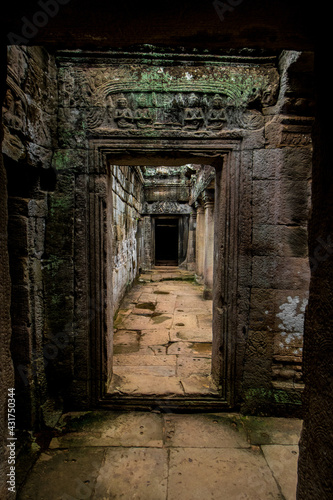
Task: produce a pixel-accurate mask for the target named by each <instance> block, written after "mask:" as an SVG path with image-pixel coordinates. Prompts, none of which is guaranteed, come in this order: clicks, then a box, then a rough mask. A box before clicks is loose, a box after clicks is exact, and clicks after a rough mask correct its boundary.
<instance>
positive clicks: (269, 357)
mask: <svg viewBox="0 0 333 500" xmlns="http://www.w3.org/2000/svg"><path fill="white" fill-rule="evenodd" d="M312 57H313V56H312V55H311V54H299V53H285V54H282V56H281V57H280V61H279V67H280V73H281V84H280V93H279V98H278V100H277V104H276V106H275V107H272V108H271V109H268V110H267V116H266V125H265V136H266V143H265V146H264V147H261V148H256V149H255V150H253V152H252V153H251V156H252V165H253V167H252V174H251V177H252V181H251V186H252V187H251V189H252V193H253V194H252V236H251V239H252V242H251V260H252V261H251V272H252V286H251V290H250V296H249V304H250V315H249V327H248V333H247V342H246V350H245V367H244V374H243V389H242V391H243V398H244V400H245V402H244V407H243V408H244V410H245V411H246V410H248V411H251V410H255V411H258V410H259V409H260V408H261V409H262V410H263V411H265V410H264V409H265V407H267V403H271V404H272V405H273V407H274V408H275V410H274V411H279V408H282V411H285V409H286V408H288V407H289V405H291V406H292V405H293V404H295V405H298V406H299V407H300V404H301V392H302V390H303V377H302V348H303V330H304V314H305V310H306V306H307V302H308V290H309V278H310V267H309V260H308V250H307V237H308V232H307V224H308V218H309V214H310V203H311V201H310V200H311V160H312V146H311V140H310V131H311V124H312V122H313V82H312V80H311V78H312V71H313V60H312ZM248 222H249V223H250V220H249V221H248ZM244 250H246V249H244ZM244 258H245V255H244ZM296 407H297V406H296Z"/></svg>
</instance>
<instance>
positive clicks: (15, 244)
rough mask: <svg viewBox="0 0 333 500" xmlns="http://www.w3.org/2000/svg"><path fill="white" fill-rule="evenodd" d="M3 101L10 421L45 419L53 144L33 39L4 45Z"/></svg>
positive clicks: (53, 95)
mask: <svg viewBox="0 0 333 500" xmlns="http://www.w3.org/2000/svg"><path fill="white" fill-rule="evenodd" d="M7 63H8V72H7V89H6V95H5V99H4V102H3V108H2V112H3V127H4V140H3V145H2V151H3V156H4V163H5V167H6V169H7V179H8V214H9V220H8V247H9V253H10V275H11V284H12V287H11V326H12V342H11V355H12V359H13V364H14V373H15V387H16V395H17V403H16V409H17V425H18V428H20V429H31V428H34V429H39V428H41V427H43V426H44V425H45V424H47V420H48V415H47V412H45V413H44V410H43V408H44V406H45V405H46V406H48V405H49V402H50V401H51V400H52V397H51V398H49V394H48V383H47V375H46V370H47V368H46V367H47V363H48V359H47V358H48V357H49V356H51V355H53V353H52V354H50V351H49V350H48V348H46V347H45V345H46V344H47V339H46V337H45V329H44V321H45V302H44V301H45V294H44V291H45V290H44V277H43V269H44V259H45V234H46V219H47V216H48V191H49V190H52V189H53V187H54V184H55V175H54V171H53V169H52V167H51V159H52V155H53V150H54V147H55V145H56V110H57V77H56V75H57V69H56V64H55V59H54V57H53V56H51V55H50V54H48V53H47V52H46V51H45V50H44V49H42V48H39V47H32V48H28V47H18V46H10V47H8V50H7Z"/></svg>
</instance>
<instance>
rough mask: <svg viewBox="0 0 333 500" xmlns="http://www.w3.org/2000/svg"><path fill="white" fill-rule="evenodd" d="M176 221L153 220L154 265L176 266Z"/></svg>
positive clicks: (177, 238) (167, 219) (165, 219)
mask: <svg viewBox="0 0 333 500" xmlns="http://www.w3.org/2000/svg"><path fill="white" fill-rule="evenodd" d="M178 240H179V236H178V219H175V218H161V219H160V218H156V220H155V265H156V266H177V265H178Z"/></svg>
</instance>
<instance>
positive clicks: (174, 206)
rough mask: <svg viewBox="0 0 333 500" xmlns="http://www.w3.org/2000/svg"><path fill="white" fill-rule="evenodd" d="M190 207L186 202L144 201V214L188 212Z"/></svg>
mask: <svg viewBox="0 0 333 500" xmlns="http://www.w3.org/2000/svg"><path fill="white" fill-rule="evenodd" d="M190 213H191V207H190V206H189V205H188V204H187V203H183V204H182V203H178V202H177V201H154V202H153V203H145V206H144V214H190Z"/></svg>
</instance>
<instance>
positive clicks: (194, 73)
mask: <svg viewBox="0 0 333 500" xmlns="http://www.w3.org/2000/svg"><path fill="white" fill-rule="evenodd" d="M38 50H41V49H38ZM41 52H43V51H41ZM28 53H29V51H28V50H27V49H22V54H28ZM17 57H18V56H17ZM20 57H21V56H20ZM24 57H27V56H26V55H25V56H24ZM36 57H37V56H36V55H35V54H34V58H35V59H36ZM113 57H114V56H110V60H109V59H108V57H106V60H105V61H104V60H103V59H100V60H98V61H96V60H95V61H92V60H91V59H89V60H86V59H85V58H84V57H81V56H80V55H77V54H75V55H71V54H60V56H59V57H58V58H57V63H58V66H59V68H58V71H59V72H58V86H59V105H58V106H57V108H56V110H57V114H56V113H54V114H52V113H51V111H50V109H49V108H48V106H49V105H50V104H49V102H47V103H46V104H45V107H43V102H44V100H45V99H46V100H47V95H48V94H45V95H44V94H43V92H42V91H40V98H41V103H40V105H39V106H37V105H36V106H33V109H35V108H36V109H38V113H39V114H38V113H37V111H35V115H36V116H40V117H41V118H40V121H41V122H42V123H43V122H45V124H46V125H45V126H44V127H42V128H43V129H45V130H46V132H49V133H51V132H50V131H51V130H53V135H52V134H51V136H52V137H53V138H52V137H51V138H48V137H47V133H46V132H45V134H44V135H43V134H42V132H41V130H40V129H37V124H35V125H34V126H36V130H37V132H36V134H35V136H36V137H37V138H38V137H39V135H41V137H42V138H41V139H40V143H41V144H42V145H43V146H39V144H38V140H39V139H38V140H36V141H35V142H33V140H32V139H31V140H27V141H25V142H26V143H27V145H28V146H29V147H27V151H28V152H29V151H32V150H33V151H35V152H36V157H35V161H36V165H37V168H38V175H37V177H36V178H35V177H34V180H33V181H32V178H30V185H29V189H28V191H29V192H28V193H27V194H25V195H24V196H23V194H22V193H21V194H15V191H13V193H14V195H15V196H18V197H21V198H24V197H27V198H28V199H31V200H35V201H36V203H35V204H30V205H29V207H28V211H26V212H22V213H19V212H17V213H16V212H15V213H14V212H13V216H15V217H16V218H17V220H19V221H20V222H22V223H24V224H25V225H28V226H29V228H30V229H29V231H30V233H28V232H24V231H23V232H22V234H26V235H27V236H26V238H27V239H30V240H31V241H32V240H33V238H34V236H33V235H36V236H35V240H36V241H35V243H34V244H32V243H31V252H33V251H34V252H36V250H37V256H36V257H35V256H34V257H33V258H34V259H37V260H36V261H33V260H31V259H32V257H29V259H30V260H29V259H28V264H26V269H27V270H28V271H29V272H32V271H31V270H32V269H34V272H36V275H37V274H38V273H39V274H38V276H40V278H39V279H40V281H39V282H38V283H41V284H42V286H39V285H38V286H37V287H36V288H34V291H33V293H34V294H33V295H31V293H32V292H31V291H30V292H29V293H30V295H29V300H32V299H31V298H30V296H31V297H35V298H34V299H33V300H34V301H35V302H34V304H35V306H34V307H35V308H33V307H32V306H31V304H30V302H29V305H28V306H27V308H28V310H29V313H30V311H32V310H34V311H37V312H38V310H39V309H40V308H44V307H45V310H44V309H43V311H42V312H40V313H38V314H37V316H36V318H38V328H39V330H38V331H39V332H42V333H39V334H38V335H39V336H40V337H41V338H42V342H41V343H39V344H38V343H37V345H38V346H39V347H38V348H39V353H40V356H39V358H38V359H39V361H38V362H40V359H42V363H41V364H40V365H39V366H46V372H45V380H46V381H47V393H48V396H49V397H50V400H53V401H54V404H55V405H59V407H61V406H62V405H63V404H64V405H65V407H66V406H68V405H70V406H76V407H85V406H88V405H89V402H90V401H92V400H97V399H98V398H99V397H100V395H101V394H102V393H103V389H102V387H103V384H104V379H103V377H104V376H105V366H104V364H105V363H106V364H107V365H108V366H109V367H110V366H111V365H112V360H111V357H112V356H111V355H110V352H111V351H110V350H109V347H110V346H111V343H112V342H111V338H110V337H109V335H110V332H111V330H112V321H111V319H110V318H111V316H112V313H113V312H114V309H115V308H116V307H117V306H118V304H119V302H120V300H121V298H122V296H123V293H124V292H125V290H126V288H127V287H128V286H130V284H131V282H132V281H133V279H134V278H135V276H136V275H137V272H138V269H139V268H140V266H141V264H142V263H143V266H144V264H145V262H146V261H147V259H150V262H151V257H152V256H151V253H150V254H149V251H148V250H147V245H145V246H142V245H140V239H141V238H143V239H145V240H146V242H147V241H148V240H151V224H150V218H151V215H157V214H158V213H161V210H162V212H163V213H167V214H179V215H184V217H187V218H188V216H189V214H190V211H191V210H190V209H189V205H188V201H189V197H190V181H189V179H190V176H191V174H193V172H194V171H196V169H195V168H194V167H190V166H188V167H186V169H179V168H178V167H174V166H173V165H172V162H173V158H176V157H177V155H178V154H183V155H184V158H188V155H189V151H192V150H193V151H194V152H193V155H192V156H191V159H192V160H193V159H197V158H200V155H201V156H203V155H205V154H206V153H207V156H208V157H209V156H211V157H212V162H213V161H214V158H215V157H216V156H218V155H219V154H221V152H222V153H223V155H224V160H223V161H225V164H224V165H223V168H222V170H220V172H219V174H218V176H217V178H218V187H215V185H214V186H213V184H212V182H211V181H212V180H213V178H210V175H211V173H212V169H211V167H210V166H208V165H206V167H205V168H204V169H203V170H202V171H201V172H200V171H199V175H198V177H197V181H196V184H195V185H193V186H192V198H193V199H192V204H193V201H194V202H196V201H197V200H198V199H199V195H200V196H201V195H202V193H201V191H202V186H203V185H204V186H205V198H204V199H203V201H204V204H207V207H208V206H209V207H210V211H211V215H212V206H211V202H212V200H211V199H209V195H211V194H212V190H213V188H215V189H218V190H219V205H218V211H215V222H216V224H215V234H220V233H221V232H222V233H223V237H222V239H221V242H220V243H221V244H220V245H219V247H218V248H217V249H216V252H217V253H218V254H219V257H218V259H220V260H218V263H217V267H216V270H215V276H217V277H218V280H220V281H221V282H222V281H223V283H224V284H223V286H224V289H223V290H222V289H220V288H219V289H218V294H220V295H219V296H218V297H217V300H216V303H215V304H216V305H215V309H216V311H218V314H220V312H219V311H222V313H223V314H224V311H225V310H228V314H229V319H228V321H229V322H230V323H227V321H226V322H225V325H227V324H228V325H229V326H228V328H227V330H226V332H227V331H230V332H231V331H232V332H233V338H232V340H231V343H234V346H233V347H230V349H233V350H232V352H233V353H234V355H235V359H236V362H235V366H234V370H235V371H234V372H232V373H231V372H230V373H231V375H232V376H231V375H230V379H227V378H226V376H225V374H223V377H224V380H227V383H228V384H229V385H230V387H231V386H233V384H234V389H232V391H234V392H235V395H236V402H237V403H242V401H243V402H244V406H243V407H244V410H245V411H254V412H255V411H257V410H258V408H259V409H260V408H268V407H270V405H271V404H275V403H276V402H278V403H281V402H282V403H286V404H288V403H290V402H295V401H294V399H293V398H294V396H293V394H294V393H295V389H298V388H301V385H298V384H300V383H301V374H300V363H301V347H302V346H301V339H300V334H301V333H302V331H301V330H302V322H303V313H304V308H305V306H306V299H307V289H308V278H309V272H308V271H309V269H308V261H307V253H306V245H305V240H306V235H307V232H306V223H307V217H308V201H309V196H310V189H309V188H310V174H309V168H310V160H311V143H310V142H309V131H310V129H311V124H312V109H311V95H309V94H308V93H307V92H308V90H307V89H308V88H309V86H308V78H309V75H311V71H312V67H311V60H310V57H309V55H307V54H299V53H293V52H292V53H289V52H286V53H283V54H282V55H281V57H280V59H279V62H278V68H277V67H276V61H275V59H274V58H273V57H268V58H267V59H266V58H265V57H264V58H263V63H264V64H263V65H262V66H260V65H259V67H258V66H257V64H253V65H245V66H244V67H243V66H242V64H243V63H244V61H242V58H241V57H240V64H239V65H238V66H237V67H236V66H233V65H231V66H228V64H225V62H224V61H225V60H224V59H223V64H221V61H217V63H216V64H215V63H214V64H215V66H214V65H213V66H212V67H211V68H210V67H206V66H204V65H203V66H202V67H199V66H198V65H197V63H196V64H194V63H193V65H192V66H191V67H186V68H183V67H182V66H181V65H178V66H177V64H178V63H177V64H174V65H173V64H172V63H170V62H169V63H168V64H169V66H168V68H164V69H163V68H162V69H163V71H162V70H161V68H160V66H159V64H158V63H154V65H153V66H150V65H148V66H147V67H146V66H144V64H143V63H142V65H141V66H140V64H139V63H138V64H137V65H136V69H135V71H134V70H133V69H130V66H129V65H128V62H126V64H123V65H122V64H119V61H118V59H117V58H116V59H115V60H114V59H113ZM32 59H33V58H32ZM35 59H33V60H35ZM38 61H39V64H44V65H46V67H45V68H44V69H45V73H46V75H47V74H49V73H50V74H51V71H50V70H49V67H50V65H51V63H50V59H48V56H47V55H46V54H44V56H43V57H41V56H39V59H38ZM46 63H47V64H46ZM109 63H110V64H109ZM111 63H112V64H111ZM241 63H242V64H241ZM212 64H213V63H212ZM112 65H113V66H112ZM19 67H20V65H19ZM31 67H34V65H33V64H31ZM37 67H39V66H38V65H37ZM52 68H53V67H52ZM35 71H36V74H37V76H38V75H39V73H38V70H35ZM52 71H53V73H52V75H55V72H54V68H53V69H52ZM207 72H208V73H209V72H210V73H211V74H212V77H211V81H210V82H208V81H207V79H206V76H205V75H206V73H207ZM133 75H134V76H133ZM38 78H44V80H42V81H44V82H45V84H46V83H48V80H45V77H42V75H39V76H38ZM50 78H51V77H50ZM121 79H123V81H122V82H120V83H119V80H121ZM30 80H31V79H29V78H26V81H27V82H29V81H30ZM24 81H25V80H24ZM231 81H232V85H231V83H230V82H231ZM54 82H55V79H54V78H53V80H52V83H53V84H54ZM304 82H306V84H305V83H304ZM12 87H13V88H14V89H15V90H16V93H17V95H20V91H19V90H17V89H18V88H19V86H18V85H16V86H15V85H14V84H12ZM42 88H43V86H42ZM123 88H124V89H125V90H126V92H125V94H126V98H124V95H123V94H122V90H123ZM154 89H155V90H156V91H154ZM193 89H194V90H195V91H193ZM53 90H54V95H56V94H57V92H56V89H55V88H54V89H53ZM166 91H168V92H169V93H168V92H166ZM38 95H39V94H38ZM16 100H18V99H16ZM14 101H15V99H14ZM6 102H7V108H8V110H7V114H8V116H7V122H6V123H7V128H8V133H9V135H8V137H9V138H10V139H7V141H6V142H5V147H7V149H8V148H9V146H8V145H9V144H11V143H13V144H15V148H14V152H13V153H12V158H11V159H12V160H13V161H16V162H17V161H21V160H20V158H21V156H20V154H21V153H20V152H21V150H22V147H21V143H22V145H23V146H24V144H25V142H24V144H23V142H22V140H21V137H22V136H20V135H19V134H15V130H16V129H15V127H21V126H23V125H22V124H21V122H17V121H16V120H15V119H14V118H13V117H12V115H13V111H12V112H11V114H10V113H9V110H10V109H11V110H13V109H14V111H15V109H16V108H15V107H14V108H13V105H12V104H10V103H11V100H10V96H9V97H8V96H7V101H6ZM10 106H12V107H10ZM15 106H16V104H15ZM7 108H6V109H7ZM44 108H45V109H46V110H48V111H46V112H45V113H46V115H45V116H44V112H43V110H44ZM18 109H19V110H20V106H18ZM15 113H16V112H14V115H13V116H15ZM18 114H19V113H18ZM35 115H33V116H35ZM19 116H20V114H19ZM22 117H23V119H24V117H25V114H24V113H23V115H22ZM51 117H52V119H51ZM47 119H48V120H49V121H50V123H49V124H47V123H48V122H47ZM21 121H22V120H21ZM55 121H57V134H58V135H57V134H55V133H54V129H52V127H54V125H55ZM22 123H23V122H22ZM29 123H30V122H29ZM31 123H33V121H32V118H31ZM34 126H33V125H31V126H30V127H28V130H34ZM16 136H18V139H20V140H21V142H19V141H16V142H15V140H14V139H15V137H16ZM12 137H14V139H12ZM54 137H57V138H58V143H57V142H55V140H54ZM30 143H32V144H35V143H36V145H37V146H39V147H38V148H37V147H32V146H31V145H30ZM24 147H26V146H24ZM141 148H142V149H141ZM145 148H146V151H148V153H145V154H147V160H148V163H147V164H148V165H154V163H153V158H151V156H152V157H153V156H154V155H156V154H157V155H159V156H160V157H159V164H161V158H163V157H164V155H165V159H166V162H167V166H166V167H158V168H157V169H156V168H155V167H154V168H155V170H154V168H153V169H152V170H151V171H150V172H151V173H152V174H153V175H151V176H150V175H149V169H146V181H147V182H146V186H145V187H144V189H145V196H146V203H145V204H144V206H142V202H143V199H142V191H141V190H142V186H141V181H139V177H140V176H139V175H138V170H136V169H135V167H132V166H131V167H129V166H118V167H112V169H113V172H111V171H110V172H108V168H109V167H108V166H109V165H114V164H117V157H118V158H121V159H122V162H119V163H120V165H128V163H126V162H125V161H126V159H127V157H129V158H130V157H131V155H132V154H138V155H139V156H140V155H141V158H140V163H141V164H142V163H144V162H145V157H142V151H143V150H145ZM165 148H166V151H167V153H166V154H165V152H164V149H165ZM195 148H198V149H195ZM215 149H216V151H217V152H216V151H215ZM27 151H26V152H25V153H24V154H25V155H26V157H27V158H29V161H31V160H30V158H31V153H28V152H27ZM110 151H111V152H112V153H110ZM128 151H130V153H128ZM133 151H134V153H133ZM199 151H200V152H199ZM202 151H203V152H202ZM50 152H51V155H49V153H50ZM37 153H38V154H37ZM22 154H23V153H22ZM112 155H114V156H112ZM126 155H127V156H126ZM51 156H52V162H51V164H52V168H53V169H54V170H55V171H56V172H57V179H56V184H55V185H54V186H53V185H52V182H51V181H52V177H51V176H46V175H45V174H44V170H45V169H44V168H42V167H43V165H47V166H49V165H50V162H48V161H46V158H50V157H51ZM43 158H44V159H45V163H43V161H42V159H43ZM124 158H125V159H124ZM205 159H206V160H207V158H205ZM168 162H169V163H168ZM185 163H187V162H186V161H185ZM177 164H179V158H178V159H177ZM9 167H10V165H9ZM31 168H35V167H34V166H33V165H31ZM163 169H165V172H164V171H163ZM170 169H171V170H170ZM9 171H10V168H9ZM51 171H52V170H51ZM170 171H171V175H168V174H169V173H170ZM36 172H37V171H36ZM155 174H158V175H155ZM29 177H30V174H29ZM156 179H158V182H157V181H156ZM206 181H207V182H206ZM41 188H44V189H41ZM46 188H52V192H51V193H48V195H47V197H46V195H45V192H44V191H45V189H46ZM109 191H110V193H111V194H110V193H109ZM36 193H37V194H36ZM46 201H47V204H46ZM15 206H16V207H20V205H19V204H18V203H16V205H15ZM184 207H186V210H185V211H184ZM15 210H19V209H18V208H15ZM22 210H23V209H22ZM25 210H26V209H25ZM110 210H111V211H112V217H111V218H110ZM140 212H141V213H142V214H144V216H145V219H149V222H147V221H146V220H144V221H139V215H140ZM26 214H28V215H29V214H30V215H29V216H31V217H33V220H31V221H30V222H29V223H27V220H26V219H25V218H24V217H28V215H26ZM186 220H187V219H186ZM32 222H34V224H32ZM194 226H195V222H194V221H193V220H192V222H191V227H192V229H191V236H192V240H193V227H194ZM208 226H209V227H210V228H212V227H213V225H212V224H207V227H208ZM111 227H112V231H110V230H109V229H110V228H111ZM45 228H46V229H45ZM44 231H45V243H44V240H43V238H44V236H43V235H44ZM13 234H14V233H13ZM110 234H111V239H110ZM31 238H32V239H31ZM209 239H210V241H211V240H212V238H209ZM36 242H37V243H36ZM27 248H29V246H27ZM32 248H34V250H32ZM191 248H192V250H191V251H192V252H193V251H194V246H193V243H191ZM27 251H28V250H27ZM223 252H224V253H223ZM28 253H29V251H28ZM41 256H42V259H43V260H42V266H41V263H39V261H40V262H41ZM13 258H15V252H13ZM17 259H18V262H19V263H20V264H22V263H23V262H25V255H19V256H18V257H17ZM38 259H39V261H38ZM216 262H217V261H216ZM32 263H34V265H32ZM36 264H38V265H36ZM38 266H40V267H38ZM14 267H15V266H14ZM15 269H16V267H15ZM17 269H20V268H19V267H17ZM41 297H42V299H41ZM223 301H225V303H224V302H223ZM20 303H23V302H20ZM105 304H108V305H107V311H108V312H107V319H106V318H105V312H104V311H105ZM222 313H221V314H222ZM41 318H42V319H41ZM36 321H37V319H36ZM106 324H107V325H108V327H107V332H109V333H105V325H106ZM221 325H222V323H221ZM221 325H219V324H217V326H215V327H214V328H215V331H216V332H217V333H218V334H219V335H220V333H219V332H220V331H221V329H220V326H221ZM36 328H37V327H36ZM36 331H37V330H36ZM226 332H225V333H226ZM220 337H221V339H222V336H221V335H220ZM24 338H26V337H24ZM38 338H39V337H38ZM92 346H93V348H92ZM219 347H221V346H219ZM217 351H218V352H220V351H219V348H218V349H217ZM105 352H108V354H107V361H106V362H105V363H104V360H103V361H102V362H101V365H99V364H98V363H100V361H99V360H100V359H101V356H102V357H103V356H104V355H105ZM230 352H231V351H230ZM31 355H32V354H31ZM103 359H104V358H103ZM216 359H218V356H217V357H216ZM228 359H230V356H229V358H228V356H227V357H226V358H225V362H229V361H227V360H228ZM220 366H222V364H221V365H220ZM96 367H97V368H96ZM108 375H110V371H109V372H108ZM42 376H43V375H42V374H41V375H40V377H42ZM228 377H229V375H228ZM43 383H44V382H43ZM94 384H95V385H94ZM98 384H100V385H99V387H100V391H101V392H98V394H96V395H95V396H94V397H93V396H92V394H91V392H90V391H91V387H92V386H95V387H96V386H98ZM230 390H231V389H230ZM229 392H230V391H229ZM29 394H30V392H29ZM290 394H291V396H290ZM279 398H280V399H279ZM288 398H289V399H288ZM296 400H297V401H298V399H297V398H296ZM297 401H296V402H297Z"/></svg>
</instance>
